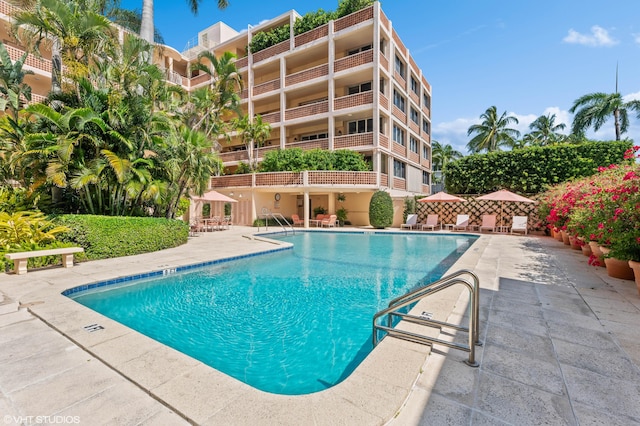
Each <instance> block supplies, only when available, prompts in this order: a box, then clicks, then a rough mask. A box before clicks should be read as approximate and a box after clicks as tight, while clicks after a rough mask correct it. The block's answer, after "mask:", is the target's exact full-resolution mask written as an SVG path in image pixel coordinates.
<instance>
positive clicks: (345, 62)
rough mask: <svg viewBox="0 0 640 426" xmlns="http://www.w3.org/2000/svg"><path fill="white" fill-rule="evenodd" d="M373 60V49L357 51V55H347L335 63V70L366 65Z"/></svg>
mask: <svg viewBox="0 0 640 426" xmlns="http://www.w3.org/2000/svg"><path fill="white" fill-rule="evenodd" d="M372 62H373V50H366V51H364V52H360V53H356V54H355V55H349V56H345V57H344V58H340V59H338V60H336V61H335V62H334V63H333V70H334V72H340V71H344V70H347V69H349V68H353V67H357V66H360V65H365V64H368V63H372Z"/></svg>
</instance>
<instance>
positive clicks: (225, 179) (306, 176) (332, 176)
mask: <svg viewBox="0 0 640 426" xmlns="http://www.w3.org/2000/svg"><path fill="white" fill-rule="evenodd" d="M385 176H386V175H385ZM272 186H277V187H283V186H289V187H302V188H304V187H334V186H357V187H361V188H369V189H375V188H377V185H376V172H344V171H305V172H273V173H252V174H244V175H230V176H213V177H211V187H212V188H239V187H244V188H259V187H272Z"/></svg>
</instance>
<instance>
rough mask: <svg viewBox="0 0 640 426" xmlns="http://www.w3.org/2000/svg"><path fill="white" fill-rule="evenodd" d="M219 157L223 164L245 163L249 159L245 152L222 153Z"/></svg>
mask: <svg viewBox="0 0 640 426" xmlns="http://www.w3.org/2000/svg"><path fill="white" fill-rule="evenodd" d="M219 156H220V159H221V160H222V161H223V162H224V163H227V162H230V161H247V160H248V159H249V157H248V154H247V151H246V150H241V151H231V152H222V153H220V154H219Z"/></svg>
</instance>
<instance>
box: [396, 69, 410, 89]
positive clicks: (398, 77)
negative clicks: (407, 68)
mask: <svg viewBox="0 0 640 426" xmlns="http://www.w3.org/2000/svg"><path fill="white" fill-rule="evenodd" d="M393 78H394V80H396V81H397V82H398V84H400V87H402V88H403V89H405V90H406V89H407V80H405V79H404V77H403V76H401V75H400V73H399V72H396V71H394V72H393Z"/></svg>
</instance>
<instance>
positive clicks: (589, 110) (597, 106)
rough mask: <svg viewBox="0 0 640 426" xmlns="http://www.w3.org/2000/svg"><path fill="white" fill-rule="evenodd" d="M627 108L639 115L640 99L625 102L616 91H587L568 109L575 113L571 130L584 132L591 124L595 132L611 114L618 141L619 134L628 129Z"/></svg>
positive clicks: (579, 132) (576, 132) (578, 132)
mask: <svg viewBox="0 0 640 426" xmlns="http://www.w3.org/2000/svg"><path fill="white" fill-rule="evenodd" d="M629 110H635V111H636V112H638V114H639V115H640V101H638V100H633V101H629V102H625V101H624V100H623V99H622V95H621V94H620V93H618V92H617V91H616V93H602V92H597V93H589V94H587V95H584V96H582V97H580V98H578V99H576V100H575V101H574V103H573V106H572V107H571V109H570V110H569V112H571V113H575V116H574V117H573V125H572V129H571V131H572V133H575V134H584V132H585V131H586V130H587V129H588V128H590V127H592V126H593V130H595V131H596V132H597V131H598V130H599V129H600V128H601V127H602V126H603V125H604V123H606V121H607V120H608V119H609V117H610V116H612V115H613V124H614V127H615V130H616V140H617V141H619V140H620V137H621V135H622V134H623V133H626V132H627V130H628V129H629V115H628V111H629Z"/></svg>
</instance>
